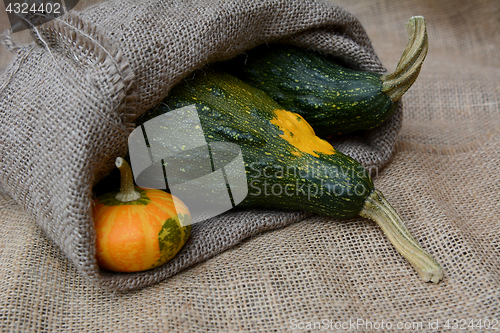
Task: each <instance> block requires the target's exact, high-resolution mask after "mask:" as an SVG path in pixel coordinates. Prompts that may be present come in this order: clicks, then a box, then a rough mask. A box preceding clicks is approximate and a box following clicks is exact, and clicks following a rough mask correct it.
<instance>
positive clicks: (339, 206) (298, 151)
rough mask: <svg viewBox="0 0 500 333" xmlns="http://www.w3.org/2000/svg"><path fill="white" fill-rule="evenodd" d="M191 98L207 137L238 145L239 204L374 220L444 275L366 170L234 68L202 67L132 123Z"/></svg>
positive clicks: (425, 270)
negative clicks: (242, 185) (243, 177)
mask: <svg viewBox="0 0 500 333" xmlns="http://www.w3.org/2000/svg"><path fill="white" fill-rule="evenodd" d="M188 105H195V106H196V109H197V112H198V116H199V118H200V121H201V125H202V127H203V131H204V134H205V139H206V141H207V142H209V143H210V142H219V141H222V142H232V143H236V144H237V145H238V146H239V147H240V149H241V151H242V155H243V160H244V164H245V170H246V173H247V183H248V189H249V193H248V195H247V197H246V198H245V199H244V200H243V201H242V202H241V203H240V204H239V205H238V207H255V208H257V207H263V208H266V207H267V208H272V209H284V210H305V211H309V212H313V213H317V214H320V215H326V216H331V217H338V218H349V217H354V216H357V215H361V216H364V217H367V218H370V219H373V220H375V221H376V222H377V223H378V224H379V225H380V227H381V228H382V230H383V231H384V233H386V235H387V237H388V238H389V240H390V241H391V242H392V244H393V245H394V246H395V248H396V249H397V250H398V251H399V252H400V253H401V254H402V255H403V256H404V257H405V258H406V259H407V260H408V261H409V262H410V263H411V265H412V266H413V267H414V268H415V269H416V270H417V272H418V273H419V275H420V276H421V277H422V279H423V280H424V281H433V282H438V281H439V280H440V279H441V278H442V276H443V271H442V268H441V267H440V266H439V264H437V262H436V261H435V260H434V259H433V258H432V256H430V255H429V254H428V253H427V252H426V251H425V250H424V249H422V247H421V246H420V245H419V244H418V242H417V241H416V240H415V239H414V238H413V236H411V234H410V232H409V230H408V229H407V228H406V227H405V225H404V223H403V221H402V220H401V218H400V217H399V215H398V214H397V212H396V211H395V210H394V209H393V208H392V207H391V206H390V204H389V203H388V202H387V200H385V198H384V197H383V195H382V194H381V193H380V192H379V191H378V190H376V189H375V188H374V186H373V183H372V181H371V179H370V176H369V175H368V173H367V172H366V171H365V169H364V168H363V167H362V166H361V165H360V164H359V163H358V162H356V161H355V160H354V159H352V158H350V157H349V156H346V155H344V154H342V153H341V152H339V151H336V150H335V149H334V148H333V147H332V146H331V145H330V144H329V143H328V142H326V141H324V140H322V139H320V138H319V137H317V136H316V135H315V133H314V131H313V129H312V127H311V126H310V125H309V124H308V123H307V122H306V121H305V120H304V118H302V117H301V116H300V115H298V114H295V113H292V112H289V111H286V110H284V108H283V107H282V106H281V105H279V104H278V103H276V102H275V101H274V100H273V99H271V98H270V97H269V96H267V95H266V94H265V93H264V92H262V91H261V90H259V89H257V88H255V87H253V86H250V85H248V84H246V83H244V82H242V81H241V80H239V79H237V78H235V77H234V76H232V75H229V74H227V73H223V72H217V71H211V70H209V69H205V70H204V71H203V72H202V71H198V72H196V73H194V75H192V76H191V77H189V78H187V79H185V80H184V81H183V82H181V83H180V84H178V85H177V86H176V87H174V88H173V89H172V91H171V92H170V94H169V96H168V97H167V98H166V99H164V100H163V101H162V103H160V104H159V105H157V106H156V107H154V108H153V109H151V110H149V111H148V112H146V113H145V114H144V115H143V116H141V117H140V118H139V119H138V121H137V124H138V125H140V124H143V123H144V122H146V121H148V120H151V119H153V118H155V117H156V116H159V115H161V114H164V113H166V112H169V111H171V110H174V109H177V108H181V107H184V106H188ZM158 139H161V138H156V137H155V138H154V140H158ZM190 158H196V156H191V157H190V156H188V157H187V158H186V166H188V165H189V164H190V161H189V159H190ZM166 181H167V183H168V182H169V181H171V180H169V179H167V180H166ZM174 181H175V180H174ZM223 186H225V184H223Z"/></svg>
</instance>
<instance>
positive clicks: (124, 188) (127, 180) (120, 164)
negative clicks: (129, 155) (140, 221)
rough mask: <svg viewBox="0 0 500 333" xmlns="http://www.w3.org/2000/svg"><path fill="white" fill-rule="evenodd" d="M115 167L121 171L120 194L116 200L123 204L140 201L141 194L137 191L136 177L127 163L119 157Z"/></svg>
mask: <svg viewBox="0 0 500 333" xmlns="http://www.w3.org/2000/svg"><path fill="white" fill-rule="evenodd" d="M115 165H116V167H117V168H118V169H119V170H120V192H118V194H117V195H116V197H115V199H116V200H118V201H121V202H129V201H135V200H139V199H140V198H141V194H140V193H139V192H137V191H136V190H135V187H134V177H133V175H132V170H131V169H130V166H129V165H128V163H127V161H125V160H124V159H123V158H121V157H118V158H117V159H116V162H115Z"/></svg>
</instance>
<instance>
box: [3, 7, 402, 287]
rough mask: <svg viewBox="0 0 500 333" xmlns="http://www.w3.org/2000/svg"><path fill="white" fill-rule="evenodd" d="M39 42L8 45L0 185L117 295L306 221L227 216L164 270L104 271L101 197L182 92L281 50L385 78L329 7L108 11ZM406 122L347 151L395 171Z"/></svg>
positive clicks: (61, 27)
mask: <svg viewBox="0 0 500 333" xmlns="http://www.w3.org/2000/svg"><path fill="white" fill-rule="evenodd" d="M400 29H404V26H402V27H400ZM34 37H35V39H36V40H37V43H36V44H31V45H29V46H28V47H24V48H20V47H17V46H15V45H14V44H13V43H11V40H10V39H8V38H7V39H6V43H5V44H7V46H8V47H10V48H11V49H13V50H14V51H15V52H16V58H15V60H14V62H13V65H12V66H11V67H10V68H8V69H7V71H6V73H5V76H4V79H3V81H2V82H3V83H2V85H1V87H2V88H3V89H2V95H3V99H2V101H1V102H0V103H1V104H0V108H1V109H2V110H4V111H3V112H4V114H5V116H4V117H3V119H2V122H1V127H0V131H1V132H0V137H1V138H2V139H3V142H2V146H1V148H0V149H1V156H2V160H1V166H2V168H1V170H2V171H1V173H0V182H1V184H2V186H3V187H4V189H5V190H6V191H7V192H8V193H9V194H10V195H11V196H12V197H13V198H14V199H15V200H16V201H17V202H18V203H19V204H20V205H21V206H23V207H24V208H25V209H26V210H27V211H29V212H31V213H32V214H34V216H35V219H36V221H37V222H38V224H39V225H40V226H41V227H42V229H43V230H44V231H45V232H46V234H47V235H48V237H49V238H51V239H52V240H53V241H54V242H55V243H56V244H57V245H58V246H60V247H61V249H62V250H63V251H64V253H66V255H67V256H68V257H69V258H70V259H71V260H72V261H73V263H74V264H75V265H76V267H77V268H78V269H79V270H80V271H81V272H82V273H83V274H84V275H86V276H87V277H89V278H90V279H91V280H93V281H94V282H96V283H99V284H100V285H102V286H104V287H106V288H113V289H117V290H126V289H133V288H139V287H143V286H147V285H151V284H153V283H156V282H158V281H160V280H162V279H165V278H166V277H169V276H172V275H173V274H175V273H177V272H179V271H181V270H182V269H185V268H187V267H189V266H191V265H193V264H194V263H197V262H200V261H203V260H206V259H207V258H210V257H212V256H214V255H216V254H218V253H220V252H222V251H224V250H226V249H227V248H229V247H231V246H233V245H235V244H237V243H238V242H240V241H241V240H242V239H245V238H247V237H249V236H250V235H253V234H256V233H259V232H261V231H263V230H268V229H274V228H277V227H282V226H285V225H288V224H291V223H293V222H296V221H299V220H300V219H303V218H304V217H305V216H306V215H305V214H304V213H282V212H263V211H259V210H253V211H245V212H238V213H229V214H225V215H222V216H219V217H217V218H214V219H212V220H210V221H206V222H203V223H202V224H199V225H195V226H194V229H193V231H192V234H193V236H192V237H191V239H190V240H189V242H188V244H186V246H185V247H184V248H183V249H182V252H181V253H179V255H178V256H177V257H176V258H175V259H173V260H171V261H170V262H169V263H168V264H166V265H164V266H162V267H159V268H157V269H154V270H150V271H147V272H141V273H137V274H114V273H109V272H103V271H100V270H99V268H98V266H97V264H96V259H95V230H94V227H93V222H92V216H91V210H90V208H91V204H92V187H93V185H95V184H96V182H97V181H98V180H99V179H101V178H102V176H103V175H105V174H106V173H108V172H109V171H110V169H112V168H114V163H113V161H114V159H115V158H116V157H117V156H124V155H125V153H126V152H127V138H128V134H129V132H130V131H131V130H132V129H133V128H134V125H133V124H132V122H133V120H134V119H135V118H136V117H137V116H138V115H140V114H142V113H143V112H144V111H146V110H147V109H148V108H150V107H152V106H154V105H155V104H157V103H159V102H160V101H161V99H162V98H163V97H165V95H166V94H167V93H168V91H169V90H170V89H171V88H172V87H173V86H174V85H175V84H176V83H177V82H179V81H180V80H181V79H183V78H184V77H185V76H186V75H188V74H189V73H191V72H192V71H194V70H196V69H198V68H200V67H202V66H204V65H206V64H208V63H213V62H217V61H222V60H227V59H229V58H231V57H234V56H235V55H237V54H239V53H241V52H242V51H245V50H248V49H250V48H252V47H255V46H257V45H259V44H262V43H268V42H275V41H280V42H285V43H293V44H296V45H301V46H304V47H309V48H315V49H318V50H320V51H324V52H329V53H331V54H334V55H335V56H338V57H341V58H343V59H345V61H346V62H348V63H350V64H351V65H352V66H353V67H354V68H358V69H362V70H368V71H374V72H378V73H383V72H384V71H385V69H384V67H383V66H382V64H381V63H380V61H379V59H378V58H377V56H376V55H375V53H374V51H373V48H372V46H371V44H370V41H369V38H368V36H367V35H366V33H365V31H364V29H363V27H362V26H361V24H360V23H359V22H358V21H357V19H356V18H355V17H354V16H352V15H351V14H349V13H348V12H346V11H344V10H343V9H340V8H338V7H334V6H332V5H331V4H329V3H326V2H321V1H308V0H306V1H292V2H290V1H286V0H276V1H270V2H261V1H259V0H255V1H244V2H242V1H213V0H210V1H194V2H183V1H156V2H155V1H140V2H123V1H109V2H105V3H103V4H101V5H99V6H96V7H93V8H90V9H88V10H86V11H82V12H79V13H70V14H68V15H66V16H65V17H63V18H61V19H57V20H54V21H51V22H49V23H47V24H45V25H43V26H41V27H39V28H37V29H36V30H34ZM402 48H403V47H402ZM402 48H401V49H402ZM401 114H402V111H401V108H399V110H398V111H397V112H396V114H395V115H394V116H393V117H392V118H391V119H389V120H388V121H387V122H386V123H385V124H383V125H382V126H380V127H379V128H377V129H375V130H372V131H370V132H368V133H366V135H365V137H364V138H361V139H356V140H354V139H345V140H343V141H341V142H339V143H338V146H339V148H340V149H341V150H342V151H344V152H346V153H347V154H349V155H351V156H352V157H354V158H356V159H357V160H359V161H360V162H362V163H364V165H365V166H367V167H369V168H370V169H373V168H379V167H381V166H383V165H385V164H386V163H387V162H388V161H389V159H390V157H391V156H392V153H393V148H394V145H395V142H396V136H397V132H398V130H399V129H400V124H401Z"/></svg>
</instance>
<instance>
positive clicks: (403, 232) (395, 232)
mask: <svg viewBox="0 0 500 333" xmlns="http://www.w3.org/2000/svg"><path fill="white" fill-rule="evenodd" d="M359 215H361V216H363V217H366V218H369V219H371V220H374V221H375V222H377V224H378V225H379V226H380V228H382V231H383V232H384V233H385V234H386V236H387V238H389V241H390V242H391V243H392V244H393V245H394V247H395V248H396V250H397V251H398V252H399V253H401V255H402V256H403V257H405V258H406V260H408V261H409V262H410V264H411V265H412V266H413V268H415V270H416V271H417V272H418V274H419V275H420V277H421V278H422V279H423V280H424V281H425V282H428V281H432V282H435V283H437V282H439V280H441V279H442V278H443V269H442V268H441V266H439V264H438V263H437V262H436V261H435V260H434V258H432V256H431V255H430V254H429V253H427V252H426V251H425V250H424V249H423V248H422V247H421V246H420V244H419V243H418V242H417V241H416V240H415V239H414V238H413V236H412V235H411V233H410V231H409V230H408V229H407V228H406V226H405V225H404V223H403V220H402V219H401V217H400V216H399V214H398V213H397V212H396V210H395V209H394V208H393V207H392V206H391V204H390V203H389V202H388V201H387V200H386V199H385V198H384V196H383V195H382V193H381V192H380V191H378V190H373V191H372V193H371V194H370V196H369V197H368V199H367V200H366V202H365V206H364V207H363V209H362V210H361V212H360V213H359Z"/></svg>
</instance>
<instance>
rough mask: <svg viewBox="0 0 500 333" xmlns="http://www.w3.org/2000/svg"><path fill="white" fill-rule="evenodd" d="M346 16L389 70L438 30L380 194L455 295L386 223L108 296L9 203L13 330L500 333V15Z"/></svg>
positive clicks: (464, 1) (310, 226)
mask: <svg viewBox="0 0 500 333" xmlns="http://www.w3.org/2000/svg"><path fill="white" fill-rule="evenodd" d="M335 3H336V4H338V5H340V6H342V7H344V8H346V9H348V10H349V11H350V12H352V13H354V14H355V15H356V17H358V18H359V19H360V21H361V22H362V23H363V26H364V27H365V28H366V30H367V33H368V36H370V38H371V40H372V42H373V45H374V47H375V50H376V51H377V55H378V56H379V57H380V59H381V60H382V62H383V63H384V64H386V65H387V67H388V68H389V70H391V69H394V67H395V65H396V63H397V61H398V59H399V57H400V55H401V49H402V47H404V45H405V43H406V38H407V36H406V31H404V30H403V29H401V27H402V26H403V25H404V23H405V22H406V21H407V20H408V18H409V17H410V16H412V15H423V16H424V17H425V18H426V20H427V23H428V30H429V43H430V49H429V54H428V56H427V58H426V61H425V63H424V66H423V68H422V72H421V74H420V77H419V79H418V80H417V82H416V83H415V85H414V86H413V87H412V88H411V89H410V90H409V91H408V93H407V94H406V95H405V96H404V97H403V98H404V102H405V110H404V122H403V127H402V129H401V132H400V135H399V138H398V141H397V145H396V154H395V155H394V158H393V160H392V161H391V163H390V164H388V165H387V166H386V167H385V168H384V169H383V170H381V171H380V172H379V174H378V176H377V177H376V178H375V185H376V187H377V188H379V189H380V190H381V191H382V192H383V193H384V194H385V196H386V198H387V199H388V200H389V201H390V202H391V203H392V204H393V205H394V207H395V208H396V209H397V210H398V211H399V212H400V214H401V215H402V218H403V220H404V221H405V223H406V225H407V226H408V228H409V229H410V230H411V232H412V233H413V234H414V235H415V237H416V238H417V239H418V240H419V241H420V243H421V244H422V245H423V247H424V248H425V249H426V250H428V251H429V252H430V253H431V254H432V255H433V256H434V257H435V258H436V259H437V260H438V261H439V263H440V264H441V265H442V266H443V268H444V271H445V275H444V280H443V281H442V282H440V283H439V284H437V285H434V284H429V283H423V282H422V281H421V280H420V279H419V278H418V276H417V275H416V273H415V272H414V270H413V269H412V267H411V266H410V265H409V264H408V263H407V262H406V261H405V260H404V259H402V258H401V256H400V255H399V254H398V253H397V252H396V251H395V250H394V248H393V247H392V245H391V244H390V243H389V242H388V241H387V239H386V238H385V236H384V235H383V233H382V232H381V231H380V229H379V228H378V227H377V226H376V225H375V224H374V223H372V222H370V221H368V220H366V219H361V218H355V219H349V220H344V221H341V220H336V219H327V218H320V217H317V216H311V217H309V218H306V219H304V220H302V221H298V222H297V223H293V224H291V225H289V226H287V227H286V228H278V229H275V230H272V231H268V232H265V233H262V234H259V235H254V236H250V237H249V238H247V239H246V240H244V241H242V242H240V243H239V244H238V245H236V246H234V247H232V248H231V249H228V250H226V251H224V252H222V253H220V254H219V255H217V256H214V257H213V258H211V259H210V260H207V261H204V262H201V263H199V264H197V265H193V266H192V267H190V268H188V269H186V270H184V271H183V272H180V273H178V274H176V275H175V276H172V277H170V278H168V279H165V280H163V281H162V282H160V283H157V284H155V285H152V286H150V287H148V288H143V289H140V290H136V291H131V292H116V291H113V290H103V289H102V288H101V287H99V286H96V285H94V284H93V283H91V282H90V281H89V279H88V278H87V277H86V276H85V275H83V274H80V273H79V272H78V271H77V269H76V267H75V265H74V264H73V263H72V262H71V261H70V260H69V259H68V257H67V256H66V255H65V254H64V252H62V251H60V249H59V247H58V246H56V245H55V244H54V243H53V242H51V241H48V240H47V239H46V238H45V237H44V234H45V233H44V232H43V231H42V229H41V228H39V227H38V225H37V223H36V222H37V221H36V219H35V218H34V217H33V216H32V214H31V213H29V212H28V211H26V210H25V209H23V208H22V207H21V206H20V205H19V203H17V202H16V201H15V200H13V199H12V198H11V196H10V195H9V194H8V193H7V192H4V191H3V192H1V193H0V230H1V232H0V327H1V329H0V330H2V331H7V332H60V331H64V332H70V331H79V332H165V331H168V332H239V331H252V332H269V331H277V332H286V331H297V330H300V331H325V332H329V331H338V330H336V329H335V326H333V328H332V326H328V327H329V328H325V329H305V327H306V325H309V326H311V325H316V327H318V326H317V325H318V324H317V323H318V322H319V323H323V326H322V327H326V326H325V322H327V323H328V325H330V324H332V325H334V324H337V325H342V324H344V327H346V326H345V323H347V324H349V323H350V322H351V323H352V322H354V323H356V322H357V321H358V320H360V321H364V324H363V323H362V322H360V323H361V324H360V325H359V326H355V327H356V328H355V329H346V331H356V332H373V331H374V330H375V329H374V327H378V326H377V325H381V323H382V322H383V323H384V325H386V326H385V327H387V326H388V325H389V324H390V325H392V329H391V331H397V330H399V329H397V327H398V325H399V327H405V325H407V326H406V327H407V328H409V329H408V330H407V331H416V332H448V331H453V329H451V327H453V326H455V327H459V325H461V323H460V322H458V320H462V319H464V320H467V325H468V324H469V323H470V320H474V324H475V325H478V323H479V320H481V323H482V325H483V329H482V331H488V330H487V329H486V328H485V327H486V326H484V324H487V323H488V322H489V325H490V326H489V327H490V330H489V331H492V329H491V327H492V325H491V323H492V322H493V320H495V319H497V320H498V318H499V314H500V308H499V302H498V300H499V299H500V283H499V281H500V262H499V259H498V258H499V254H500V243H499V239H500V232H499V231H500V229H499V225H500V220H499V217H498V211H499V210H500V201H499V200H498V194H499V190H498V189H499V188H500V175H499V172H498V171H499V170H500V158H499V153H498V152H499V151H500V114H499V112H498V111H499V105H500V99H499V97H500V90H499V89H500V85H499V81H500V79H499V78H500V57H499V56H498V55H499V54H500V34H499V31H500V22H499V21H498V17H500V3H499V2H498V1H496V0H476V1H471V0H450V1H446V0H435V1H434V0H428V1H411V0H402V1H393V0H373V1H353V0H335ZM0 5H1V4H0ZM0 23H1V22H0ZM447 321H448V324H449V325H450V329H447V328H446V327H445V324H446V323H447ZM315 323H316V324H315ZM370 323H371V325H372V326H371V327H372V328H371V329H370ZM462 323H463V322H462ZM436 324H437V325H438V326H437V328H436ZM299 327H304V329H298V328H299ZM337 327H339V326H337ZM294 328H297V329H294ZM377 331H389V330H388V329H383V328H381V329H378V330H377ZM467 331H481V329H480V328H479V326H476V329H475V330H473V329H469V328H468V329H467Z"/></svg>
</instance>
